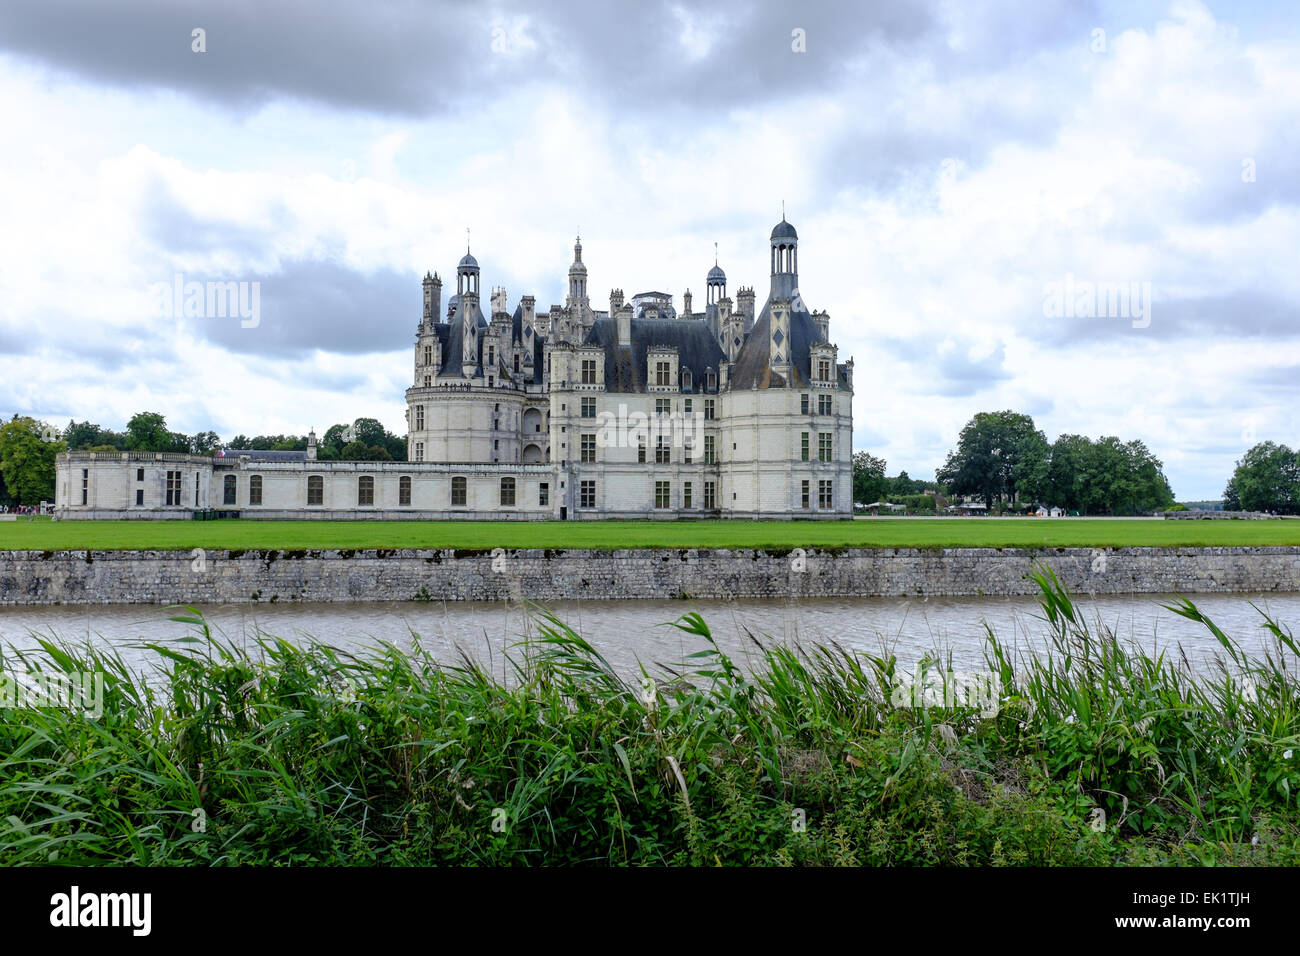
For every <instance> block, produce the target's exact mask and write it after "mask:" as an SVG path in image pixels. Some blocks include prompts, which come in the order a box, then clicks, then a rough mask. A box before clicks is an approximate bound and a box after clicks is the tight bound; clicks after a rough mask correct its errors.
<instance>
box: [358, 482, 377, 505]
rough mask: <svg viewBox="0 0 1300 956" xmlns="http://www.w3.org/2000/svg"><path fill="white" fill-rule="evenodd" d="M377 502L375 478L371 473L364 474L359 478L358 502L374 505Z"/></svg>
mask: <svg viewBox="0 0 1300 956" xmlns="http://www.w3.org/2000/svg"><path fill="white" fill-rule="evenodd" d="M374 503H375V479H374V477H373V476H371V475H362V476H361V477H360V478H358V479H357V504H358V505H373V504H374Z"/></svg>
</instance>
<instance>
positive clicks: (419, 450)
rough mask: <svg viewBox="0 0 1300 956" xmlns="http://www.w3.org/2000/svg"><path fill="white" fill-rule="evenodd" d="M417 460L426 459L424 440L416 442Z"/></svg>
mask: <svg viewBox="0 0 1300 956" xmlns="http://www.w3.org/2000/svg"><path fill="white" fill-rule="evenodd" d="M415 460H416V461H424V442H422V441H417V442H416V443H415Z"/></svg>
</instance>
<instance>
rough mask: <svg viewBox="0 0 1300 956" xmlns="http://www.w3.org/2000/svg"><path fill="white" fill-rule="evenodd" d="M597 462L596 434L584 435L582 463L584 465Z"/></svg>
mask: <svg viewBox="0 0 1300 956" xmlns="http://www.w3.org/2000/svg"><path fill="white" fill-rule="evenodd" d="M595 460H596V436H595V435H594V434H592V435H583V436H582V458H581V461H582V462H583V463H584V464H591V463H592V462H594V461H595Z"/></svg>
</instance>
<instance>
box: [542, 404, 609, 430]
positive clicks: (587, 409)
mask: <svg viewBox="0 0 1300 956" xmlns="http://www.w3.org/2000/svg"><path fill="white" fill-rule="evenodd" d="M582 417H583V418H595V417H596V400H595V399H594V398H584V399H583V400H582ZM538 431H541V426H538Z"/></svg>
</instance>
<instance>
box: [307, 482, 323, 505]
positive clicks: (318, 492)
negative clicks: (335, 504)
mask: <svg viewBox="0 0 1300 956" xmlns="http://www.w3.org/2000/svg"><path fill="white" fill-rule="evenodd" d="M324 503H325V479H324V478H323V477H322V476H321V475H311V476H310V477H308V479H307V504H309V505H323V504H324Z"/></svg>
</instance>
